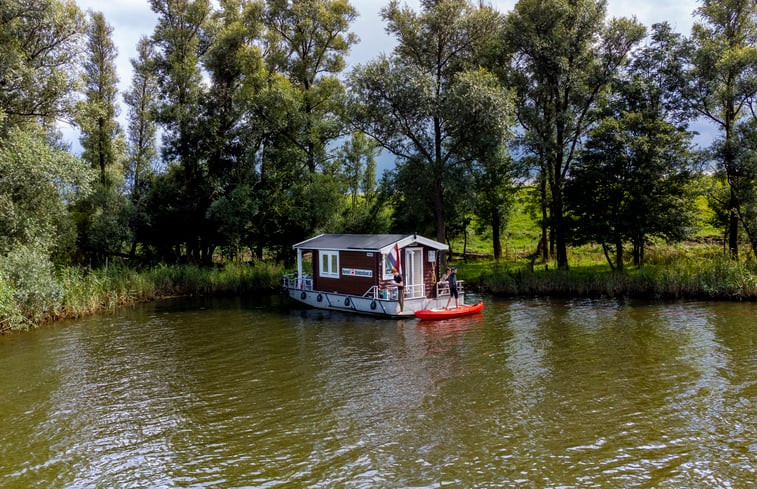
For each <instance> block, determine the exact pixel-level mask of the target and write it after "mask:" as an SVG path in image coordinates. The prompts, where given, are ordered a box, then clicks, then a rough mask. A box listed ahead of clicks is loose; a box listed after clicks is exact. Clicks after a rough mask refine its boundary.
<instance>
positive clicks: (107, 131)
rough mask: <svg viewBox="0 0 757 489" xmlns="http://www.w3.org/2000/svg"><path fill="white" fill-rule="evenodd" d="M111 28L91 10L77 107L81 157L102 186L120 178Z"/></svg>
mask: <svg viewBox="0 0 757 489" xmlns="http://www.w3.org/2000/svg"><path fill="white" fill-rule="evenodd" d="M112 36H113V27H112V26H111V25H109V24H108V23H107V22H106V21H105V16H104V15H103V14H102V12H94V13H92V21H91V23H90V27H89V31H88V32H87V57H86V58H85V61H84V74H83V82H84V100H83V101H82V102H80V103H79V104H78V107H77V118H76V119H77V123H78V125H79V127H80V129H81V138H80V141H81V145H82V148H83V150H84V151H83V153H82V158H84V160H85V161H88V162H89V163H90V165H92V167H93V168H95V169H97V170H98V173H99V175H100V183H101V184H102V185H113V184H114V183H115V184H117V183H119V180H121V179H122V177H123V167H122V165H121V162H122V159H123V144H122V143H123V136H122V133H121V127H120V125H119V124H118V121H117V120H116V116H118V106H117V105H116V99H117V98H118V75H117V74H116V57H117V56H118V50H117V49H116V46H115V45H114V44H113V39H112Z"/></svg>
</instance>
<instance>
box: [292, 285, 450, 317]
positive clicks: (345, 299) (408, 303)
mask: <svg viewBox="0 0 757 489" xmlns="http://www.w3.org/2000/svg"><path fill="white" fill-rule="evenodd" d="M284 290H285V293H286V294H287V295H288V296H289V297H290V298H291V299H293V300H295V301H297V302H301V303H303V304H305V305H307V306H310V307H315V308H318V309H327V310H331V311H344V312H352V313H357V314H367V315H371V316H380V317H388V318H413V317H415V315H414V314H415V312H417V311H420V310H423V309H431V308H438V307H442V306H443V305H444V304H446V303H447V297H440V298H427V297H417V298H412V297H406V298H405V307H404V309H403V310H402V311H400V309H399V301H397V300H396V299H382V298H378V297H371V296H368V297H365V296H357V295H350V294H339V293H336V292H325V291H318V290H303V289H297V288H293V287H285V289H284ZM461 300H462V297H461Z"/></svg>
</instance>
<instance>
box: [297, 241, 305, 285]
mask: <svg viewBox="0 0 757 489" xmlns="http://www.w3.org/2000/svg"><path fill="white" fill-rule="evenodd" d="M297 286H298V288H300V289H302V288H304V285H303V283H302V249H301V248H297Z"/></svg>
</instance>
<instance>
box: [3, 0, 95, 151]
mask: <svg viewBox="0 0 757 489" xmlns="http://www.w3.org/2000/svg"><path fill="white" fill-rule="evenodd" d="M86 25H87V24H86V19H85V17H84V15H83V14H82V13H81V11H80V10H79V8H78V7H77V6H76V3H75V2H74V1H73V0H38V1H35V2H33V8H32V5H31V4H30V2H28V1H25V0H3V1H2V2H0V53H2V56H0V111H2V112H5V114H6V115H7V117H6V119H5V121H4V122H3V121H0V129H2V128H8V127H12V126H15V125H18V124H22V123H28V122H32V123H42V124H45V125H48V126H51V125H52V124H53V122H55V121H56V120H58V119H64V118H67V117H68V116H69V114H70V109H71V107H70V105H71V102H72V98H71V95H72V93H73V92H74V88H75V84H76V82H77V77H76V65H77V63H78V61H79V59H80V56H79V55H80V53H81V52H82V50H81V36H82V34H83V33H84V32H85V30H86ZM0 137H2V131H0Z"/></svg>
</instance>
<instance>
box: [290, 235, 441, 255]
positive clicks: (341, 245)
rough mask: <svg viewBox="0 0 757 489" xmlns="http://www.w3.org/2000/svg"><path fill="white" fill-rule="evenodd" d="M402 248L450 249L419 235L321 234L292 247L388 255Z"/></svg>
mask: <svg viewBox="0 0 757 489" xmlns="http://www.w3.org/2000/svg"><path fill="white" fill-rule="evenodd" d="M395 244H396V245H397V246H398V247H400V248H404V247H406V246H410V245H413V244H419V245H423V246H428V247H430V248H434V249H437V250H447V249H449V247H448V246H447V245H446V244H444V243H440V242H438V241H434V240H433V239H428V238H424V237H423V236H419V235H417V234H410V235H407V234H321V235H319V236H316V237H314V238H310V239H307V240H305V241H302V242H301V243H297V244H296V245H294V246H292V248H294V249H298V248H299V249H304V250H340V251H342V250H343V251H375V252H380V253H387V252H388V251H389V250H391V249H392V248H393V247H394V245H395Z"/></svg>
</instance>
